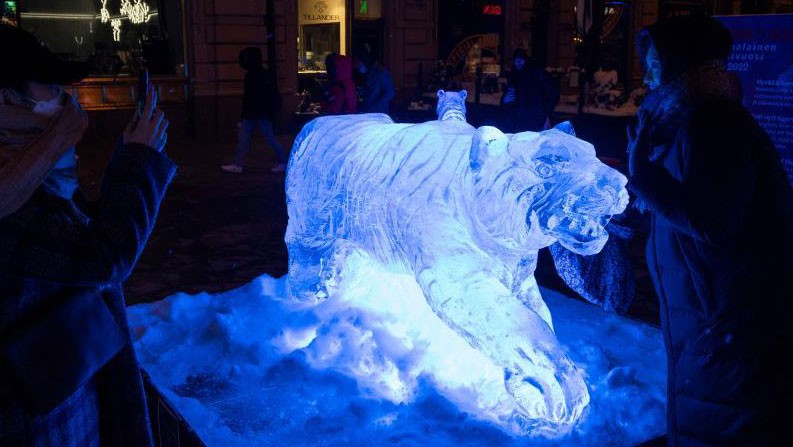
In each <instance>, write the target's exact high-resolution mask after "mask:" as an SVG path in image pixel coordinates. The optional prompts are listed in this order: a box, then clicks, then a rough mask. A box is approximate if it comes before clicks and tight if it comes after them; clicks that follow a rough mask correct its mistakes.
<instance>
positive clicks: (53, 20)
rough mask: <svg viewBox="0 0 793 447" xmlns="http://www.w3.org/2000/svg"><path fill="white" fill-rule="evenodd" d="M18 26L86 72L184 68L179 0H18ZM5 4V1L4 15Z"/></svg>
mask: <svg viewBox="0 0 793 447" xmlns="http://www.w3.org/2000/svg"><path fill="white" fill-rule="evenodd" d="M9 3H13V4H15V6H16V8H17V9H18V13H19V14H18V16H19V26H20V27H22V28H24V29H26V30H28V31H30V32H32V33H33V34H35V35H36V36H37V37H38V38H39V39H40V40H41V42H42V44H43V45H45V46H47V47H48V48H49V49H50V50H51V51H52V52H53V53H55V54H57V55H58V56H60V57H61V58H64V59H67V60H80V61H89V62H90V64H91V76H114V77H115V76H123V75H131V74H133V73H136V72H137V71H138V69H140V68H141V67H143V66H145V67H146V68H148V69H149V72H150V73H152V74H154V75H158V74H162V75H165V74H182V75H183V74H185V73H184V50H183V48H184V47H183V39H182V30H181V14H182V5H181V2H180V1H178V0H19V1H18V2H8V1H5V2H4V4H9ZM6 9H7V6H4V17H5V10H6Z"/></svg>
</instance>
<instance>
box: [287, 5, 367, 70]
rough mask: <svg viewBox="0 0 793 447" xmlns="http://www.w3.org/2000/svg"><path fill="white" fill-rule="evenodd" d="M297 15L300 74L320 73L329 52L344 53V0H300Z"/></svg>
mask: <svg viewBox="0 0 793 447" xmlns="http://www.w3.org/2000/svg"><path fill="white" fill-rule="evenodd" d="M367 7H368V6H367ZM297 17H298V30H299V32H298V38H297V69H298V72H299V73H322V72H324V71H325V57H326V56H327V55H328V54H330V53H339V54H346V53H347V45H346V43H347V26H346V24H347V18H348V14H347V6H346V2H345V0H299V2H298V13H297Z"/></svg>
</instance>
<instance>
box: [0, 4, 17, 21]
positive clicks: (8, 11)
mask: <svg viewBox="0 0 793 447" xmlns="http://www.w3.org/2000/svg"><path fill="white" fill-rule="evenodd" d="M0 23H2V24H4V25H12V26H17V25H18V24H19V11H18V10H17V2H16V1H8V0H4V1H3V15H1V16H0Z"/></svg>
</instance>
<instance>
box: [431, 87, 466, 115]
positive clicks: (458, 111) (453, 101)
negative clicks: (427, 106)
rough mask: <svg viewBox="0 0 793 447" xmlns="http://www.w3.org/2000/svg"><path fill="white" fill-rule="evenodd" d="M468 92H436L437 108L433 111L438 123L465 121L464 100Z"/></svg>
mask: <svg viewBox="0 0 793 447" xmlns="http://www.w3.org/2000/svg"><path fill="white" fill-rule="evenodd" d="M466 97H468V92H467V91H465V90H460V91H459V92H447V91H443V90H438V107H437V108H436V109H435V111H436V113H437V114H438V121H462V122H466V121H465V98H466Z"/></svg>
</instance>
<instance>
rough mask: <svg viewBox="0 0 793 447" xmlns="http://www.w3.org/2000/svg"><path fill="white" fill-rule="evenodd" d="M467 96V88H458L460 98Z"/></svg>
mask: <svg viewBox="0 0 793 447" xmlns="http://www.w3.org/2000/svg"><path fill="white" fill-rule="evenodd" d="M467 97H468V90H460V98H462V99H465V98H467Z"/></svg>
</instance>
